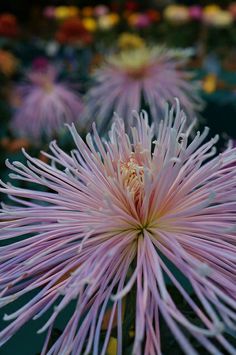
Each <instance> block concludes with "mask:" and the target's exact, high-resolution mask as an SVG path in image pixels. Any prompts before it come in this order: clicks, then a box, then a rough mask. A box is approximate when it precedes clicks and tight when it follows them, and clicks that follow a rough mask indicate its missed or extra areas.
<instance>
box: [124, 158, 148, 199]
mask: <svg viewBox="0 0 236 355" xmlns="http://www.w3.org/2000/svg"><path fill="white" fill-rule="evenodd" d="M120 171H121V175H122V180H123V183H124V186H125V187H126V188H127V189H128V190H129V191H130V192H131V193H132V195H133V198H134V200H135V202H136V203H138V202H139V201H140V200H141V199H142V198H143V192H144V191H143V188H144V169H143V166H140V165H139V164H138V162H137V160H136V159H135V157H134V154H131V156H130V158H129V160H128V161H126V162H121V163H120Z"/></svg>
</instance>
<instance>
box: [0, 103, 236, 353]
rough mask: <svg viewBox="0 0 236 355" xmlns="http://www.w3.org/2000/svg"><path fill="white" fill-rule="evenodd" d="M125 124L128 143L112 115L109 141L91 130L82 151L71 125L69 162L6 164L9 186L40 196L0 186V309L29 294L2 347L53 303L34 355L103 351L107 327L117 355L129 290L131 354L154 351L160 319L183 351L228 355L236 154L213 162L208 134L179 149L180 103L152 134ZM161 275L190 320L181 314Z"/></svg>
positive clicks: (235, 268) (234, 305)
mask: <svg viewBox="0 0 236 355" xmlns="http://www.w3.org/2000/svg"><path fill="white" fill-rule="evenodd" d="M134 116H135V117H134V118H136V120H137V125H136V128H133V129H132V135H131V136H130V137H129V136H128V135H127V134H126V132H125V128H124V122H123V120H122V119H119V118H117V119H116V121H115V122H114V124H113V125H112V129H111V131H110V133H109V140H108V141H102V140H101V139H100V138H99V135H98V133H97V131H96V128H95V127H93V134H92V135H91V134H88V136H87V139H86V142H87V143H85V142H84V141H83V140H82V139H81V138H80V136H79V135H78V133H77V131H76V129H75V127H74V126H72V127H70V131H71V134H72V136H73V139H74V141H75V145H76V149H75V150H73V151H72V152H71V154H66V153H65V152H64V151H62V150H61V149H60V148H59V147H58V146H57V144H56V143H55V142H52V143H51V152H52V153H51V155H50V154H46V153H45V154H46V156H47V157H48V158H50V159H51V162H52V164H51V165H47V164H46V163H44V162H42V161H40V160H38V159H35V158H32V157H30V156H29V155H27V154H26V153H25V156H26V158H27V159H28V163H27V165H23V164H22V163H20V162H13V163H12V164H11V163H9V162H8V163H7V165H8V167H9V168H10V169H11V170H12V171H13V173H12V174H11V177H12V178H13V179H16V180H18V179H19V180H23V181H26V182H33V183H35V184H36V185H39V186H44V187H46V188H47V191H46V192H42V191H37V190H32V189H27V188H19V187H14V186H12V185H10V184H9V185H7V184H4V183H2V188H1V189H0V190H1V192H2V193H5V194H7V195H9V196H11V199H13V201H14V203H15V206H13V205H9V206H7V205H4V206H3V207H2V211H1V215H0V220H1V229H0V239H1V240H4V241H7V243H8V245H6V246H3V247H1V249H0V260H1V265H0V266H1V267H0V279H1V282H0V288H1V291H0V292H1V299H0V306H1V307H3V306H5V305H7V304H8V303H12V302H14V301H15V300H17V299H18V298H20V297H21V296H23V295H25V294H27V293H28V292H30V291H32V290H34V291H37V292H38V293H37V294H36V295H35V296H33V297H32V299H31V300H30V301H29V302H27V303H26V304H25V305H24V306H22V308H20V309H18V310H16V311H15V312H14V313H12V314H8V315H5V317H4V318H5V320H6V321H12V322H11V323H10V324H9V325H7V326H6V328H5V329H3V330H2V331H1V332H0V344H4V343H5V342H7V341H8V339H10V338H11V337H12V336H13V335H14V334H15V333H16V332H17V330H18V329H20V328H21V327H22V326H23V325H24V324H25V323H26V322H27V321H29V320H30V319H32V318H33V319H37V318H39V317H41V316H42V315H43V314H44V313H45V312H46V311H47V310H49V309H51V306H52V305H56V307H54V309H53V310H51V314H50V316H49V319H48V321H47V322H46V324H45V325H44V326H43V327H42V328H41V329H40V330H39V332H44V331H46V330H47V332H48V333H47V336H46V341H45V345H44V349H43V351H42V354H45V353H47V354H48V355H52V354H72V355H78V354H89V353H92V354H98V353H99V354H105V353H106V349H107V345H108V342H109V339H110V336H111V331H112V328H113V327H114V324H116V327H115V330H116V333H117V335H116V337H117V354H118V355H120V354H122V339H123V334H122V314H123V309H124V307H125V302H123V299H124V297H125V296H126V295H127V294H129V292H130V291H131V290H133V289H135V290H136V306H135V307H136V312H135V319H134V322H133V327H134V334H135V336H134V348H133V353H134V354H145V355H148V354H161V339H162V335H161V334H160V325H159V324H160V323H159V322H160V316H161V317H162V318H163V319H164V320H165V322H166V323H167V325H168V327H169V329H170V331H171V332H172V334H173V336H174V337H175V339H176V341H177V342H178V343H179V344H180V346H181V347H182V349H183V351H184V352H185V353H186V354H188V355H189V354H197V352H196V351H195V349H194V348H193V345H191V343H190V342H189V340H188V339H187V336H186V331H187V332H188V333H189V334H190V335H191V336H192V337H193V338H195V339H196V340H197V341H198V342H199V343H200V344H201V345H202V346H203V347H204V348H206V349H207V351H208V352H209V353H210V354H214V355H215V354H221V352H220V351H219V350H218V348H217V347H218V346H219V344H220V346H221V347H222V348H223V349H224V350H223V351H226V352H229V353H230V354H235V349H234V347H233V346H232V345H231V344H230V342H229V341H228V340H227V339H226V337H225V335H224V330H226V329H228V330H234V329H235V325H236V322H235V321H236V258H235V255H236V243H235V241H236V233H235V232H236V231H235V213H236V202H235V201H236V188H235V187H236V168H235V166H234V167H233V166H232V165H230V164H231V163H233V162H236V149H231V148H228V149H227V150H226V151H224V152H223V153H222V154H220V155H219V156H214V155H215V150H214V148H213V147H214V144H215V143H216V141H217V137H216V138H213V139H211V140H210V141H208V142H204V141H205V138H206V136H207V134H208V129H207V128H206V129H205V130H204V132H203V133H202V134H200V133H199V132H198V133H197V134H196V136H195V138H194V139H193V140H192V141H191V142H188V140H189V134H190V129H188V128H187V129H185V128H184V127H185V123H186V118H185V115H184V113H183V112H182V111H180V108H179V106H178V105H177V107H176V108H175V109H174V108H172V109H171V110H170V112H166V116H165V119H164V121H161V123H160V124H159V130H158V132H156V135H155V137H154V132H153V129H154V127H153V126H152V127H150V126H149V125H148V118H147V116H146V114H145V112H143V113H142V114H141V115H140V116H139V115H138V114H136V113H134ZM203 142H204V143H203ZM22 236H24V239H22ZM18 237H21V239H20V240H19V238H18ZM163 256H164V257H165V258H163ZM171 264H172V265H174V266H175V267H176V268H177V269H178V270H179V272H180V273H182V274H183V275H184V276H185V278H186V279H187V280H188V282H189V284H190V285H191V287H192V291H193V292H194V294H195V297H192V296H190V295H189V294H188V293H187V292H186V289H185V287H184V286H183V285H182V284H181V282H180V280H179V277H178V276H177V275H176V274H175V271H174V270H173V267H172V266H171ZM166 277H168V279H169V280H171V281H172V283H173V286H174V287H175V288H176V290H177V292H178V293H179V294H180V295H181V297H182V299H183V302H185V303H186V304H187V305H188V306H189V309H190V310H192V312H193V313H194V314H195V318H196V322H195V321H193V320H191V319H189V318H188V317H187V316H186V314H185V313H184V312H182V311H181V309H179V308H178V305H177V304H176V303H175V301H174V299H173V295H172V291H170V289H169V288H168V284H167V282H166V281H167V280H166ZM72 300H76V305H75V308H74V313H73V314H72V316H71V318H70V320H69V321H68V323H67V325H66V327H65V329H64V330H63V332H62V334H61V336H60V337H59V338H58V339H57V341H56V342H55V343H54V344H53V345H52V347H51V349H50V350H47V346H48V345H47V343H48V340H49V338H50V333H51V331H52V328H53V325H54V322H55V320H56V318H57V316H58V315H59V314H60V312H61V311H62V310H63V309H64V308H65V307H66V306H67V305H68V304H69V303H70V302H71V301H72ZM110 300H112V304H111V305H109V301H110ZM108 309H110V312H108V313H107V310H108ZM107 314H108V319H107V320H108V322H107V328H106V332H105V338H104V337H103V338H102V339H103V340H102V339H101V337H100V335H101V327H102V322H103V319H104V318H105V315H106V316H107ZM115 330H114V329H113V334H114V331H115ZM113 336H114V335H113ZM217 344H218V345H217ZM99 345H100V347H99ZM99 349H100V350H99ZM224 353H225V352H224Z"/></svg>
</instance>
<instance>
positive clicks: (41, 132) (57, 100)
mask: <svg viewBox="0 0 236 355" xmlns="http://www.w3.org/2000/svg"><path fill="white" fill-rule="evenodd" d="M27 79H28V82H27V83H25V84H21V85H20V86H18V87H17V88H16V93H17V95H18V96H19V99H20V104H19V107H18V109H17V110H16V112H15V114H14V115H13V118H12V123H11V129H12V131H13V133H14V134H15V135H20V136H23V137H26V138H28V139H30V140H32V142H33V143H34V144H38V143H40V141H41V139H42V138H44V137H45V138H47V139H49V138H52V137H54V136H57V135H58V133H59V131H60V130H61V129H63V128H64V124H65V123H70V124H71V123H72V122H74V123H79V118H80V115H81V113H82V110H83V104H82V101H81V98H80V97H79V96H78V95H77V94H76V93H75V92H74V91H73V90H72V89H71V88H70V87H69V85H67V84H65V83H63V82H57V80H56V79H57V71H56V70H55V69H54V68H53V67H51V66H47V67H45V68H43V69H42V70H38V69H35V70H31V71H30V72H29V73H28V75H27Z"/></svg>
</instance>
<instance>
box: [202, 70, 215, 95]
mask: <svg viewBox="0 0 236 355" xmlns="http://www.w3.org/2000/svg"><path fill="white" fill-rule="evenodd" d="M216 87H217V76H216V75H215V74H214V73H210V74H208V75H207V76H206V77H205V79H204V80H203V83H202V89H203V91H205V92H206V93H207V94H212V93H213V92H215V91H216Z"/></svg>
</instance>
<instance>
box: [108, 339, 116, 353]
mask: <svg viewBox="0 0 236 355" xmlns="http://www.w3.org/2000/svg"><path fill="white" fill-rule="evenodd" d="M116 354H117V339H116V338H114V337H111V338H110V341H109V345H108V347H107V355H116Z"/></svg>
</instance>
